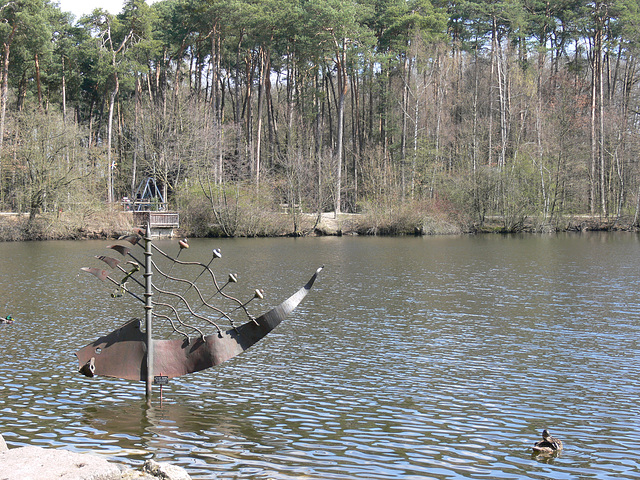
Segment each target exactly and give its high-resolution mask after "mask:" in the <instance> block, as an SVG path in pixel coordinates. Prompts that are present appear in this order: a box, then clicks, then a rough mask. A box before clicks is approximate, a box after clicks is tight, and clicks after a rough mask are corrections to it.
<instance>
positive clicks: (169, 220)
mask: <svg viewBox="0 0 640 480" xmlns="http://www.w3.org/2000/svg"><path fill="white" fill-rule="evenodd" d="M133 215H134V218H135V221H136V223H137V224H138V225H147V224H148V225H149V227H150V228H178V227H179V226H180V214H179V213H178V212H133Z"/></svg>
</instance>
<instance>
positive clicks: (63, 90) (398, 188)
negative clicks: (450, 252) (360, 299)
mask: <svg viewBox="0 0 640 480" xmlns="http://www.w3.org/2000/svg"><path fill="white" fill-rule="evenodd" d="M639 10H640V2H639V1H638V0H594V1H585V0H546V1H542V0H463V1H457V2H456V1H453V0H433V1H432V2H430V1H429V0H160V1H158V2H156V3H153V4H151V5H148V4H147V3H145V1H144V0H128V1H127V3H125V5H124V7H123V10H122V12H121V13H119V14H117V15H111V14H109V13H107V12H105V11H102V10H100V9H97V10H95V11H94V12H93V13H92V14H91V15H87V16H83V17H81V18H78V19H76V18H73V16H72V15H71V14H70V13H68V12H64V11H61V9H60V7H59V5H57V4H56V3H54V2H51V1H50V0H1V1H0V19H1V22H0V44H1V55H2V67H1V72H0V211H4V212H19V213H25V214H27V215H25V217H26V218H28V224H29V225H30V224H31V223H32V222H34V221H35V220H36V219H37V218H41V217H46V216H47V215H48V216H60V215H61V214H62V215H64V214H67V215H68V214H76V215H80V217H79V218H83V219H86V218H87V216H90V215H94V214H98V213H102V214H107V215H108V214H109V212H113V211H118V210H122V208H123V206H122V198H123V197H129V198H131V197H132V196H134V195H135V192H136V189H137V188H138V186H139V185H140V183H141V182H143V181H144V179H146V178H153V179H155V180H156V182H157V184H158V185H159V186H160V189H161V191H162V195H163V197H164V199H166V201H167V202H168V208H171V209H174V210H178V211H180V212H181V214H182V215H183V218H184V219H185V222H186V224H187V225H191V228H192V230H193V231H194V232H195V231H198V232H199V233H200V234H209V233H211V232H210V231H209V230H210V226H211V225H215V226H216V228H217V229H218V230H219V231H220V233H221V234H223V235H227V236H236V235H264V234H269V233H272V232H270V230H269V228H270V227H268V226H267V223H268V222H266V221H265V220H264V218H265V217H264V214H265V213H266V212H269V213H271V214H278V215H281V214H282V213H288V215H287V216H286V217H287V218H288V220H287V222H292V223H293V226H292V227H290V228H291V230H293V231H294V232H295V231H297V230H299V225H298V219H297V215H298V214H303V213H304V214H318V215H319V214H320V213H321V212H334V214H335V215H336V216H338V215H341V214H347V213H358V214H362V215H363V217H364V218H367V219H368V224H367V225H366V228H364V230H365V231H366V232H367V233H381V232H394V231H399V232H401V231H404V230H407V229H410V230H411V231H421V232H425V231H427V232H428V231H429V230H430V229H432V228H435V227H433V226H429V225H430V222H431V223H433V222H434V221H435V222H436V223H437V222H438V221H442V222H445V223H455V224H458V225H466V226H469V225H482V224H483V223H484V222H485V221H486V220H487V219H489V218H499V219H500V222H501V223H502V227H503V228H504V229H505V230H507V231H517V230H518V229H519V228H522V226H523V225H524V224H525V223H527V222H529V223H533V224H534V225H536V226H538V227H539V228H545V226H546V227H549V226H550V228H553V226H554V225H560V224H562V222H564V221H566V220H565V219H566V218H568V217H571V216H580V215H584V216H590V217H598V218H603V219H614V220H615V219H620V218H626V219H628V222H630V224H632V225H637V224H638V221H639V219H638V216H639V210H640V166H639V161H638V158H639V155H638V153H639V149H640V128H639V127H640V125H639V120H640V118H639V116H640V115H639V114H640V95H639V93H640V75H639V72H638V65H637V57H636V53H638V49H639V44H638V42H639V41H640V11H639ZM434 219H435V220H434ZM438 219H440V220H438ZM442 219H444V220H442ZM265 222H266V223H265ZM198 225H199V226H200V227H198V228H199V230H198V228H196V226H198ZM394 225H395V226H394ZM400 225H401V226H400Z"/></svg>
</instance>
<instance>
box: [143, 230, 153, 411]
mask: <svg viewBox="0 0 640 480" xmlns="http://www.w3.org/2000/svg"><path fill="white" fill-rule="evenodd" d="M144 241H145V249H144V275H143V276H144V285H145V292H144V314H145V328H146V331H147V378H146V387H147V388H146V397H147V402H150V401H151V386H152V385H153V336H152V333H153V329H152V324H151V323H152V320H151V319H152V318H153V315H152V314H153V305H152V303H151V297H152V295H153V291H152V289H151V275H152V274H153V272H152V269H151V255H152V252H151V227H150V225H149V224H147V228H146V232H145V238H144Z"/></svg>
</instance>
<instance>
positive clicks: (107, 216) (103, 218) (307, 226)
mask: <svg viewBox="0 0 640 480" xmlns="http://www.w3.org/2000/svg"><path fill="white" fill-rule="evenodd" d="M272 215H274V216H272V217H270V218H269V219H270V220H272V222H273V224H272V225H270V226H269V228H263V230H262V231H260V232H257V233H255V234H243V233H242V232H240V233H239V234H237V235H225V234H224V230H223V229H222V228H220V227H219V226H218V225H215V224H212V225H207V226H206V227H203V226H202V225H194V224H193V223H192V222H190V221H189V219H187V220H186V221H185V222H183V224H182V225H181V227H180V228H177V229H175V230H174V235H173V236H174V237H188V238H232V237H237V238H253V237H305V236H433V235H475V234H516V233H529V234H541V233H542V234H554V233H568V232H582V233H584V232H616V231H623V232H633V233H637V232H638V231H639V229H638V226H637V225H634V223H633V220H634V219H633V217H631V216H626V217H601V216H597V215H571V216H564V217H561V218H557V219H555V221H554V222H553V223H545V222H542V221H540V220H537V219H534V218H523V219H520V220H519V221H518V222H508V221H507V219H505V218H503V217H499V216H491V217H486V218H485V219H484V221H483V222H482V223H471V222H469V223H465V222H461V221H457V220H456V219H452V218H429V217H425V218H422V219H421V220H422V221H421V222H415V221H414V222H403V223H402V224H401V225H400V224H398V225H396V224H391V223H390V222H386V224H385V222H382V221H380V220H379V219H374V218H371V216H369V215H366V214H358V213H341V214H339V215H338V217H337V218H336V216H335V215H334V213H333V212H330V213H322V214H317V213H308V214H307V213H304V214H303V213H297V214H295V215H290V214H283V213H276V214H272ZM273 219H275V220H273ZM398 223H400V221H399V222H398ZM137 226H138V225H136V224H135V222H134V220H133V215H131V212H111V213H109V212H90V213H88V214H87V212H85V213H83V214H74V213H61V212H59V213H57V214H47V215H39V216H37V217H36V219H35V220H33V221H32V220H30V219H29V215H28V214H20V213H10V212H0V242H14V241H42V240H97V239H103V240H112V239H117V238H118V237H120V236H122V235H126V234H129V233H131V231H132V230H133V228H135V227H137Z"/></svg>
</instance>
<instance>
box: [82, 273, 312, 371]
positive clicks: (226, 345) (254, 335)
mask: <svg viewBox="0 0 640 480" xmlns="http://www.w3.org/2000/svg"><path fill="white" fill-rule="evenodd" d="M321 270H322V267H321V268H319V269H318V270H317V271H316V272H315V273H314V274H313V276H312V277H311V279H310V280H309V281H308V282H307V284H306V285H305V286H304V287H302V288H301V289H300V290H298V291H297V292H296V293H295V294H293V295H292V296H291V297H289V298H288V299H287V300H285V301H284V302H282V303H281V304H280V305H278V306H277V307H275V308H273V309H272V310H270V311H268V312H267V313H265V314H263V315H261V316H260V317H258V318H256V319H255V320H250V321H248V322H247V323H245V324H243V325H241V326H239V327H238V328H235V329H234V328H231V329H229V330H227V331H226V332H222V333H220V334H213V335H206V336H204V337H202V338H197V339H195V340H194V339H192V340H191V341H190V342H187V340H186V339H184V340H179V339H178V340H153V348H154V352H155V354H154V365H153V374H154V375H165V376H167V377H169V378H173V377H178V376H180V375H185V374H187V373H193V372H199V371H200V370H204V369H206V368H209V367H212V366H214V365H219V364H220V363H222V362H224V361H226V360H229V359H230V358H232V357H234V356H236V355H238V354H239V353H242V352H243V351H245V350H246V349H248V348H249V347H251V346H252V345H254V344H255V343H256V342H258V341H259V340H261V339H262V338H264V337H265V336H266V335H267V334H268V333H269V332H271V331H272V330H273V329H274V328H275V327H277V326H278V325H279V324H280V323H281V322H282V321H283V320H284V319H285V317H286V316H287V315H288V314H289V313H291V312H292V311H293V310H294V309H295V308H296V307H297V306H298V305H299V304H300V302H301V301H302V299H303V298H304V297H305V296H306V295H307V293H308V292H309V290H311V287H312V286H313V283H314V282H315V280H316V278H317V276H318V274H319V273H320V271H321ZM146 349H147V344H146V335H145V334H144V333H143V332H142V331H141V330H140V320H138V319H133V320H130V321H129V322H127V323H126V324H124V325H123V326H122V327H120V328H119V329H117V330H115V331H113V332H111V333H110V334H108V335H106V336H104V337H100V338H99V339H98V340H96V341H95V342H93V343H91V344H89V345H87V346H86V347H84V348H82V349H80V350H79V351H78V352H77V353H76V356H77V357H78V360H79V362H80V369H81V371H84V372H86V371H89V365H90V367H91V368H90V371H91V373H92V374H95V375H105V376H109V377H117V378H125V379H128V380H145V378H146V377H147V372H146V370H147V369H146V365H145V353H146Z"/></svg>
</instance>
